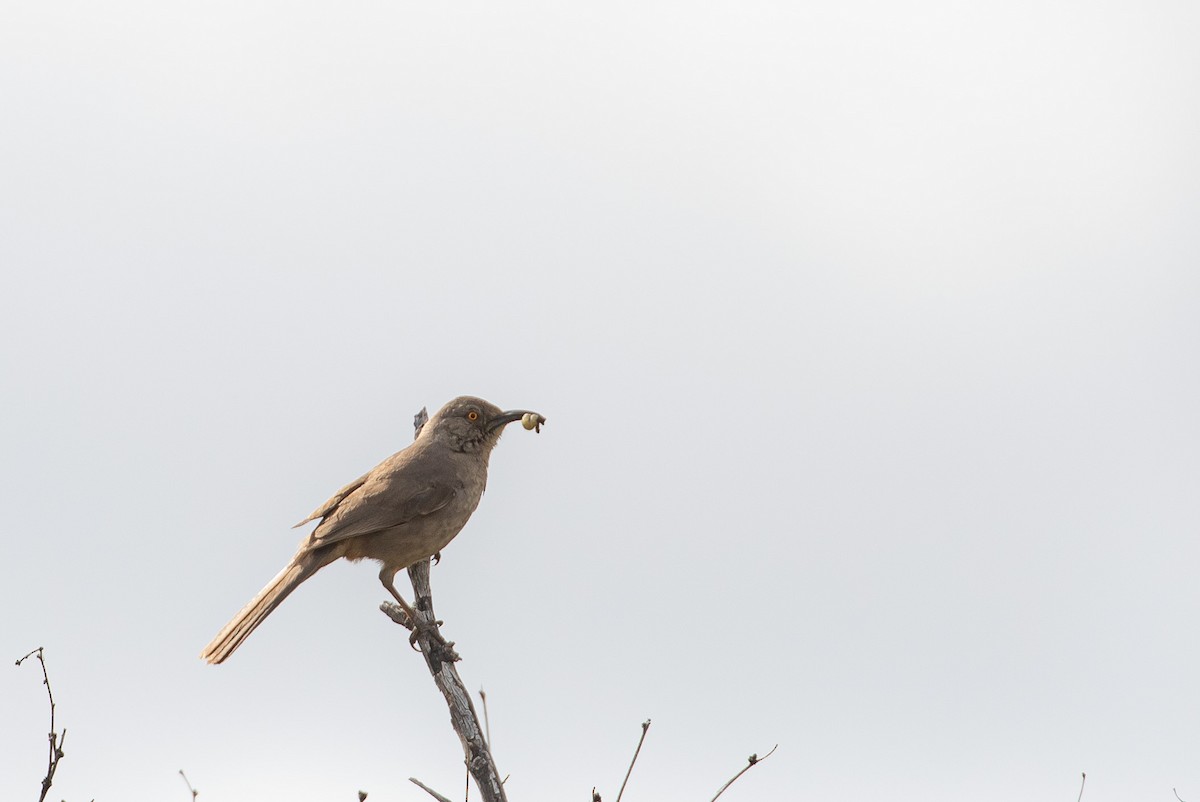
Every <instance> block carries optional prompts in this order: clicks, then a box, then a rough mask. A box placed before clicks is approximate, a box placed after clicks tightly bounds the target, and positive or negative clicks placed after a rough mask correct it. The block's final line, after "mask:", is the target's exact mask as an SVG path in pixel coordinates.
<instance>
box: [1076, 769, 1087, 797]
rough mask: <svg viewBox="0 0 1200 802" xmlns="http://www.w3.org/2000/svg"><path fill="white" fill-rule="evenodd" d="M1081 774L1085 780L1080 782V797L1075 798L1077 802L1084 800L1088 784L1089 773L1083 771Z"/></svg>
mask: <svg viewBox="0 0 1200 802" xmlns="http://www.w3.org/2000/svg"><path fill="white" fill-rule="evenodd" d="M1079 773H1080V775H1082V777H1083V779H1081V780H1080V781H1079V796H1077V797H1076V798H1075V802H1080V800H1081V799H1083V786H1084V785H1085V784H1086V783H1087V772H1086V771H1081V772H1079Z"/></svg>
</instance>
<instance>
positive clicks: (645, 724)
mask: <svg viewBox="0 0 1200 802" xmlns="http://www.w3.org/2000/svg"><path fill="white" fill-rule="evenodd" d="M648 729H650V719H646V720H645V721H643V722H642V737H641V738H638V745H637V749H635V750H633V760H631V761H629V771H627V772H625V779H624V780H621V790H620V791H617V802H621V795H622V794H624V793H625V783H627V782H629V775H630V774H633V764H634V763H637V759H638V753H639V752H641V751H642V744H643V743H644V742H645V741H646V731H647V730H648ZM595 793H596V792H595V791H594V790H593V791H592V794H593V795H595Z"/></svg>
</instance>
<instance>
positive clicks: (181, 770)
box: [179, 769, 200, 802]
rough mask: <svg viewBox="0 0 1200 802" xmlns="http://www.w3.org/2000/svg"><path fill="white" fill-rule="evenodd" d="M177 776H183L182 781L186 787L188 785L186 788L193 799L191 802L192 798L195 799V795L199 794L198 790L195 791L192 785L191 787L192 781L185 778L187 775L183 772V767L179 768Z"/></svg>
mask: <svg viewBox="0 0 1200 802" xmlns="http://www.w3.org/2000/svg"><path fill="white" fill-rule="evenodd" d="M179 776H180V777H182V778H183V782H184V783H185V784H186V785H187V787H188V790H189V791H191V792H192V800H193V802H194V800H195V799H196V797H198V796H200V792H199V791H197V790H196V789H195V788H193V787H192V783H191V781H190V780H189V779H188V778H187V775H186V774H184V773H183V769H180V770H179Z"/></svg>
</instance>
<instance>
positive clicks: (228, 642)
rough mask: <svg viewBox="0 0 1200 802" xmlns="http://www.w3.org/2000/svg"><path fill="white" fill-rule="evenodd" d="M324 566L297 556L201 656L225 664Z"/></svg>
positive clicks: (223, 630)
mask: <svg viewBox="0 0 1200 802" xmlns="http://www.w3.org/2000/svg"><path fill="white" fill-rule="evenodd" d="M322 565H323V563H318V562H316V561H314V560H312V559H311V558H310V559H307V560H306V559H305V558H303V557H299V556H297V558H296V559H293V560H292V562H290V563H288V566H287V567H286V568H284V569H283V570H282V571H280V572H279V573H278V574H277V575H276V576H275V578H274V579H272V580H271V581H270V582H268V583H267V586H266V587H265V588H263V589H262V590H260V591H259V592H258V595H257V596H255V597H254V599H253V600H251V602H250V603H249V604H247V605H246V606H245V607H243V608H242V611H241V612H240V613H238V614H237V615H236V616H234V617H233V620H232V621H230V622H229V623H228V624H226V625H225V627H224V629H222V630H221V631H220V632H219V633H217V636H216V637H215V638H213V639H212V643H210V644H208V646H205V647H204V651H202V652H201V653H200V656H201V657H202V658H204V659H205V660H207V661H208V662H210V663H214V664H215V663H223V662H225V661H226V660H227V659H228V658H229V655H231V654H233V652H234V650H236V649H237V647H239V646H241V645H242V641H244V640H245V639H246V638H247V637H249V636H250V633H251V632H253V631H254V630H255V629H256V628H257V627H258V625H259V624H261V623H262V622H263V619H265V618H266V617H267V616H268V615H270V614H271V611H272V610H274V609H275V608H276V607H278V606H279V603H280V602H282V601H283V600H284V599H286V598H287V597H288V594H289V593H291V592H292V591H293V590H295V589H296V588H297V587H299V586H300V583H301V582H303V581H304V580H306V579H308V578H309V577H310V576H312V575H313V574H315V573H316V572H317V570H318V569H319V568H321V566H322Z"/></svg>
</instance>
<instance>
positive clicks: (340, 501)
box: [200, 396, 546, 663]
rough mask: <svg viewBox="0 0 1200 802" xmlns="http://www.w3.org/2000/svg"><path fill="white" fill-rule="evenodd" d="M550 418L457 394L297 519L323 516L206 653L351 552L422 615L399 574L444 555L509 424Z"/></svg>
mask: <svg viewBox="0 0 1200 802" xmlns="http://www.w3.org/2000/svg"><path fill="white" fill-rule="evenodd" d="M516 420H523V421H524V423H525V425H526V427H527V428H533V427H534V426H536V427H537V428H538V429H539V431H540V429H541V424H543V423H545V422H546V419H545V418H544V417H542V416H541V415H539V414H538V413H536V412H528V411H526V410H509V411H502V410H501V409H500V408H499V407H497V406H495V405H494V404H489V403H488V402H487V401H484V400H483V399H481V398H473V397H471V396H462V397H460V398H456V399H454V400H453V401H451V402H450V403H448V404H446V405H445V406H444V407H442V408H441V409H439V410H438V411H437V413H435V414H434V416H433V417H432V418H430V419H429V420H428V421H427V422H426V423H425V425H424V426H423V427H421V428H420V429H419V430H418V432H417V437H416V440H415V441H414V442H413V443H412V445H410V446H408V447H407V448H405V449H404V450H402V451H399V452H397V453H395V454H393V455H392V456H390V457H388V458H387V459H385V460H384V461H383V462H381V463H379V464H378V465H377V466H375V467H374V468H373V469H372V470H371V471H370V472H368V473H366V474H364V475H362V476H360V477H359V478H358V479H355V480H354V481H353V482H351V483H350V484H348V485H346V486H345V487H343V488H342V489H341V490H339V491H338V492H336V493H334V494H333V497H332V498H330V499H329V500H328V501H326V502H325V503H324V504H322V505H321V506H320V507H318V508H317V509H316V510H315V511H314V512H313V514H312V515H310V516H308V517H307V518H305V519H304V520H303V521H301V522H300V523H298V524H296V526H303V525H304V524H306V523H308V522H309V521H315V520H317V519H320V522H319V523H318V524H317V526H316V528H315V529H313V531H312V532H311V533H310V534H309V535H308V537H306V538H304V540H302V541H301V542H300V548H299V550H298V551H297V552H296V555H295V556H294V557H292V561H291V562H289V563H288V564H287V567H285V568H284V569H283V570H282V571H280V572H279V574H278V575H277V576H276V577H275V578H274V579H272V580H271V581H270V582H269V583H268V584H267V586H266V587H265V588H263V589H262V590H261V591H260V592H259V594H258V595H257V596H255V597H254V599H253V600H252V601H251V602H250V603H249V604H247V605H246V606H245V607H243V608H242V611H241V612H240V613H238V614H237V615H236V616H234V618H233V620H232V621H230V622H229V623H228V624H226V625H225V628H224V629H222V630H221V631H220V632H219V633H218V634H217V636H216V637H215V638H213V641H212V643H210V644H208V646H206V647H205V648H204V651H203V652H201V653H200V656H201V657H203V658H204V659H205V660H207V661H208V662H210V663H222V662H224V661H225V660H226V659H227V658H228V657H229V655H231V654H233V652H234V650H236V649H237V648H238V646H241V645H242V641H244V640H245V639H246V638H247V637H248V636H249V635H250V633H251V632H253V631H254V630H255V628H257V627H258V625H259V624H261V623H262V622H263V619H265V618H266V617H267V616H268V615H270V614H271V611H272V610H274V609H275V608H276V607H278V606H279V603H280V602H282V601H283V600H284V599H285V598H287V596H288V594H289V593H291V592H292V591H293V590H295V589H296V588H297V587H298V586H299V585H300V583H301V582H303V581H304V580H306V579H308V578H309V577H310V576H312V575H313V574H315V573H316V572H317V571H319V570H321V569H322V568H324V567H325V566H327V565H329V564H330V563H331V562H333V561H334V560H337V559H339V558H341V557H345V558H346V559H348V560H352V561H357V560H361V559H363V558H369V559H372V560H377V561H379V562H380V563H381V564H382V566H383V567H382V568H381V569H380V571H379V581H380V582H382V583H383V586H384V587H385V588H387V590H388V592H389V593H391V594H392V596H393V597H395V599H396V601H397V602H398V603H399V604H400V606H401V607H402V608H404V611H405V612H406V613H407V614H408V616H409V620H410V621H411V622H413V623H414V625H415V624H416V622H417V618H416V617H415V615H414V614H413V609H412V607H411V606H409V604H408V603H407V602H406V601H404V599H403V598H401V596H400V594H399V592H397V590H396V586H395V576H396V573H397V572H399V571H401V570H403V569H405V568H407V567H408V566H410V565H412V564H413V563H415V562H417V561H419V560H425V559H428V558H429V557H431V556H433V555H434V554H436V553H438V552H439V551H441V550H442V548H444V547H445V546H446V544H447V543H449V542H450V541H451V540H453V539H454V536H455V535H457V534H458V533H459V531H460V530H461V529H462V528H463V526H464V525H466V523H467V520H468V519H470V517H471V513H473V512H474V511H475V508H476V507H477V506H479V499H480V497H481V496H482V495H483V490H484V486H485V485H486V484H487V466H488V456H489V455H490V454H491V452H492V449H493V448H495V447H496V444H497V443H498V442H500V435H501V434H502V433H503V431H504V427H505V426H506V425H507V424H509V423H512V422H513V421H516Z"/></svg>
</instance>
